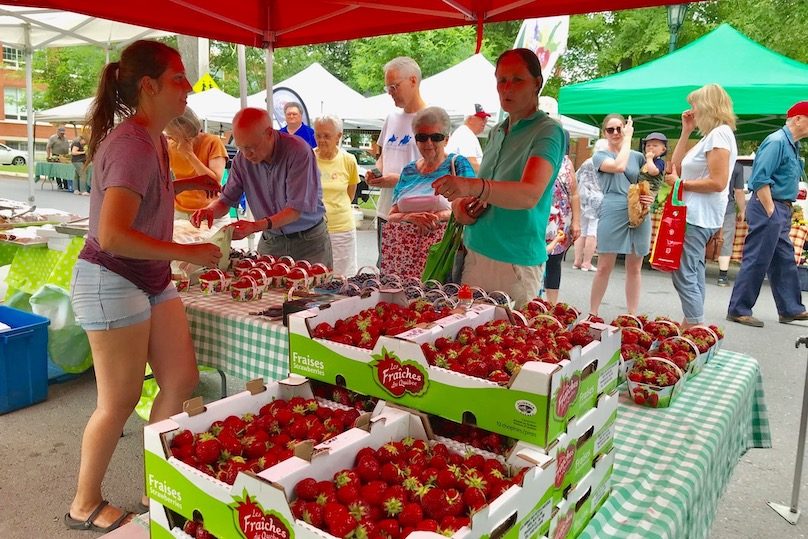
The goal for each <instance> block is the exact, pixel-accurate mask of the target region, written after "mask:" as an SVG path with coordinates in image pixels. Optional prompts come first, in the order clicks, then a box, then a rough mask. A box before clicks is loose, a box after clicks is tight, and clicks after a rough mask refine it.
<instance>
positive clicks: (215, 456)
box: [194, 433, 222, 464]
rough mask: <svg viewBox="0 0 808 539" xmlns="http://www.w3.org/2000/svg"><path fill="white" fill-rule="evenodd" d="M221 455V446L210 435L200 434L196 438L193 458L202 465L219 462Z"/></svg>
mask: <svg viewBox="0 0 808 539" xmlns="http://www.w3.org/2000/svg"><path fill="white" fill-rule="evenodd" d="M221 453H222V445H221V444H220V443H219V440H217V439H216V438H215V437H214V436H213V435H212V434H209V433H202V434H200V435H199V436H198V437H197V441H196V444H195V445H194V456H196V458H197V459H198V460H199V462H200V463H202V464H213V463H214V462H216V461H217V460H219V455H220V454H221Z"/></svg>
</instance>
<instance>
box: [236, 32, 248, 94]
mask: <svg viewBox="0 0 808 539" xmlns="http://www.w3.org/2000/svg"><path fill="white" fill-rule="evenodd" d="M236 53H237V55H238V91H239V98H240V99H241V108H246V107H247V52H246V49H245V48H244V45H241V44H239V45H236Z"/></svg>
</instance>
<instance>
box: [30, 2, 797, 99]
mask: <svg viewBox="0 0 808 539" xmlns="http://www.w3.org/2000/svg"><path fill="white" fill-rule="evenodd" d="M806 20H808V2H806V1H797V0H713V1H709V2H697V3H693V4H690V7H689V9H688V12H687V18H686V21H685V23H684V25H683V26H682V28H681V31H680V33H679V40H678V43H679V46H682V45H685V44H686V43H689V42H691V41H693V40H695V39H697V38H699V37H701V36H702V35H704V34H706V33H707V32H709V31H710V30H712V29H714V28H715V27H716V26H718V25H719V24H721V23H723V22H727V23H729V24H731V25H732V26H734V27H735V28H736V29H738V30H739V31H741V32H743V33H744V34H746V35H747V36H749V37H750V38H751V39H753V40H755V41H757V42H759V43H761V44H762V45H764V46H765V47H768V48H770V49H772V50H774V51H776V52H778V53H780V54H784V55H786V56H788V57H790V58H793V59H796V60H799V61H805V59H806V58H808V25H806V24H805V21H806ZM520 24H521V21H512V22H505V23H496V24H486V25H485V26H484V33H483V36H484V37H483V46H482V53H483V54H484V55H485V56H486V58H488V59H489V60H491V61H493V60H494V59H496V57H497V56H499V54H501V53H502V52H503V51H505V50H506V49H509V48H511V47H512V46H513V42H514V40H515V39H516V34H517V32H518V30H519V27H520ZM668 37H669V33H668V25H667V19H666V8H665V7H655V8H646V9H634V10H625V11H614V12H601V13H591V14H586V15H574V16H572V17H571V18H570V34H569V40H568V45H567V52H566V54H564V55H563V56H562V57H561V58H560V60H559V63H558V65H557V68H556V71H555V72H554V73H553V74H552V76H549V78H548V81H547V85H546V86H545V90H544V93H545V94H547V95H551V96H557V95H558V90H559V88H560V87H561V85H562V84H570V83H574V82H580V81H583V80H589V79H592V78H595V77H601V76H606V75H610V74H613V73H616V72H619V71H624V70H626V69H630V68H631V67H634V66H637V65H639V64H642V63H645V62H649V61H651V60H654V59H656V58H659V57H661V56H663V55H665V54H667V52H668ZM171 39H175V38H169V39H167V40H166V41H168V42H169V43H171ZM476 39H477V36H476V29H475V28H474V27H471V26H464V27H456V28H447V29H442V30H430V31H425V32H413V33H407V34H398V35H390V36H380V37H373V38H365V39H357V40H353V41H341V42H335V43H327V44H322V45H314V46H307V47H291V48H284V49H278V50H276V51H275V52H274V63H273V78H274V80H276V81H280V80H283V79H286V78H288V77H290V76H292V75H294V74H295V73H297V72H299V71H301V70H303V69H305V68H306V67H308V66H309V65H311V64H312V63H313V62H320V63H321V64H322V65H323V67H325V69H327V70H328V71H329V72H331V73H333V74H334V75H335V76H336V77H337V78H339V79H340V80H342V81H343V82H345V83H346V84H348V85H349V86H351V87H352V88H354V89H355V90H357V91H358V92H360V93H362V94H363V95H373V94H377V93H379V92H381V91H382V88H383V85H384V76H383V73H382V67H383V66H384V64H385V63H386V62H387V61H388V60H390V59H392V58H393V57H395V56H401V55H406V56H411V57H413V58H415V60H416V61H418V63H419V64H420V66H421V69H422V72H423V76H424V77H428V76H430V75H433V74H435V73H438V72H440V71H442V70H444V69H446V68H448V67H451V66H452V65H454V64H456V63H457V62H459V61H461V60H463V59H465V58H468V57H469V56H470V55H472V54H473V53H474V49H475V46H476ZM246 51H247V54H246V56H247V93H248V94H253V93H255V92H258V91H260V90H262V89H264V88H265V87H266V82H265V80H266V75H265V52H264V51H263V50H261V49H256V48H251V47H247V49H246ZM34 58H35V68H36V70H37V72H36V79H35V80H36V82H38V83H45V84H47V90H46V91H45V92H44V94H42V95H40V96H38V97H37V99H36V106H37V108H46V107H52V106H56V105H61V104H63V103H67V102H70V101H74V100H76V99H81V98H83V97H87V96H88V95H92V93H93V92H94V91H95V87H96V85H97V81H98V74H99V73H100V71H101V68H102V67H103V61H104V53H103V51H101V50H100V49H96V48H93V47H89V46H88V47H71V48H68V49H48V50H47V51H39V52H37V53H36V54H35V57H34ZM236 58H237V55H236V46H235V45H233V44H230V43H222V42H217V41H211V54H210V69H211V74H212V75H213V78H214V79H215V80H216V81H217V83H218V84H219V86H220V87H221V88H222V90H223V91H225V92H227V93H229V94H231V95H238V92H239V82H238V69H237V61H236ZM750 69H754V66H750ZM546 75H548V74H546ZM459 82H460V81H459Z"/></svg>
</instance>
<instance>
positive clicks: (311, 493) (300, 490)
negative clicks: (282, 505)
mask: <svg viewBox="0 0 808 539" xmlns="http://www.w3.org/2000/svg"><path fill="white" fill-rule="evenodd" d="M317 494H318V491H317V481H316V480H315V479H312V478H311V477H307V478H306V479H301V480H300V481H298V482H297V484H296V485H295V496H297V497H298V498H301V499H303V500H307V501H313V500H314V499H315V498H316V497H317Z"/></svg>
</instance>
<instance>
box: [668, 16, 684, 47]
mask: <svg viewBox="0 0 808 539" xmlns="http://www.w3.org/2000/svg"><path fill="white" fill-rule="evenodd" d="M686 14H687V4H672V5H668V30H670V34H671V39H670V42H669V44H668V53H672V52H673V51H675V50H676V39H677V38H678V37H679V29H680V28H681V27H682V23H683V22H685V15H686Z"/></svg>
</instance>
